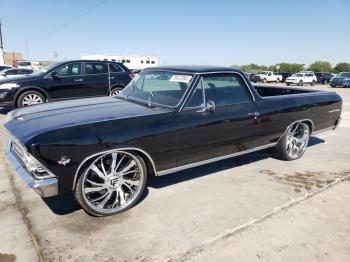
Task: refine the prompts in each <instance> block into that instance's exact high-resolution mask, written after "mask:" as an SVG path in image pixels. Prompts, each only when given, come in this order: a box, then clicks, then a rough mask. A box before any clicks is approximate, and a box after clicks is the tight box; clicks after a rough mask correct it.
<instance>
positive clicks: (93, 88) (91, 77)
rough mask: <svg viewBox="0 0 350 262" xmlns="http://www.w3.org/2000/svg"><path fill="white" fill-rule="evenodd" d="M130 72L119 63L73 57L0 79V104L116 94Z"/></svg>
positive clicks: (128, 77)
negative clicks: (23, 74) (73, 58)
mask: <svg viewBox="0 0 350 262" xmlns="http://www.w3.org/2000/svg"><path fill="white" fill-rule="evenodd" d="M132 77H133V74H132V73H131V72H130V70H129V69H128V68H127V67H125V66H124V65H123V64H121V63H116V62H108V61H96V60H74V61H65V62H61V63H56V64H52V65H49V66H47V67H45V68H43V69H42V70H39V71H37V72H35V73H33V74H31V75H27V76H18V77H13V78H10V79H0V106H17V107H23V106H29V105H34V104H41V103H45V102H50V101H55V100H62V99H73V98H82V97H94V96H107V95H116V94H118V92H120V91H121V90H122V89H123V88H124V87H125V86H126V85H127V84H128V83H129V82H130V81H131V79H132Z"/></svg>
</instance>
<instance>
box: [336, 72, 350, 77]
mask: <svg viewBox="0 0 350 262" xmlns="http://www.w3.org/2000/svg"><path fill="white" fill-rule="evenodd" d="M338 76H340V77H350V72H346V73H340V74H339V75H338Z"/></svg>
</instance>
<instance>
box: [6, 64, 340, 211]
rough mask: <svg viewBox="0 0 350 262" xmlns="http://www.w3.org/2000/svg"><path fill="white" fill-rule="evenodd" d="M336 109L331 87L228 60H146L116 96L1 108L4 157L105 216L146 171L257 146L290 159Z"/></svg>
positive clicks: (50, 189)
mask: <svg viewBox="0 0 350 262" xmlns="http://www.w3.org/2000/svg"><path fill="white" fill-rule="evenodd" d="M341 108H342V100H341V98H340V97H339V96H338V95H337V94H336V93H333V92H323V91H316V90H307V89H299V88H298V89H293V88H283V87H262V86H252V85H251V84H250V82H249V81H248V80H247V79H246V77H245V76H244V74H243V73H242V72H240V71H238V70H235V69H232V68H225V67H203V66H173V67H154V68H149V69H145V70H143V71H142V72H141V73H140V74H139V75H138V76H137V77H136V78H135V79H134V80H133V81H132V82H130V84H129V85H128V86H127V87H126V88H125V89H124V90H123V91H122V92H121V94H119V96H117V97H101V98H88V99H80V100H72V101H66V102H54V103H50V104H42V105H35V106H29V107H25V108H22V109H18V110H16V111H13V112H11V113H9V116H8V118H9V120H8V122H7V123H6V124H5V127H6V128H7V130H8V131H9V134H10V140H9V143H8V148H7V157H8V159H9V161H10V162H11V164H12V165H13V167H14V169H15V170H16V172H17V173H18V175H19V176H20V177H21V178H22V179H23V180H24V181H25V182H26V183H27V185H28V186H29V187H31V188H33V189H34V190H35V191H36V192H37V193H38V194H39V195H40V196H42V197H49V196H54V195H58V194H64V193H66V192H69V191H73V192H74V193H75V197H76V199H77V201H78V202H79V203H80V205H81V206H82V207H83V208H84V209H85V210H86V211H87V212H88V213H90V214H93V215H97V216H105V215H111V214H116V213H119V212H122V211H124V210H126V209H128V208H130V207H131V206H133V205H134V204H135V202H137V201H138V199H139V198H140V196H141V194H142V192H143V190H144V188H145V185H146V181H147V176H161V175H165V174H169V173H174V172H176V171H179V170H183V169H187V168H192V167H195V166H198V165H202V164H206V163H210V162H213V161H217V160H221V159H224V158H229V157H233V156H237V155H241V154H245V153H249V152H253V151H257V150H262V149H265V148H273V150H274V153H275V155H276V156H277V157H279V158H280V159H283V160H295V159H298V158H300V157H301V156H302V155H303V153H304V151H305V149H306V147H307V144H308V140H309V137H310V135H311V134H313V133H317V132H320V131H325V130H330V129H335V128H336V127H337V125H338V124H339V122H340V115H341Z"/></svg>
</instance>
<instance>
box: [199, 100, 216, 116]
mask: <svg viewBox="0 0 350 262" xmlns="http://www.w3.org/2000/svg"><path fill="white" fill-rule="evenodd" d="M214 111H215V103H214V101H212V100H209V101H208V102H207V105H206V106H205V107H204V108H202V109H200V110H198V111H197V112H200V113H203V112H214Z"/></svg>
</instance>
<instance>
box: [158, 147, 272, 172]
mask: <svg viewBox="0 0 350 262" xmlns="http://www.w3.org/2000/svg"><path fill="white" fill-rule="evenodd" d="M276 144H277V143H271V144H268V145H265V146H259V147H255V148H252V149H248V150H245V151H240V152H236V153H233V154H229V155H225V156H219V157H215V158H211V159H207V160H204V161H199V162H196V163H191V164H187V165H183V166H179V167H174V168H170V169H166V170H162V171H159V172H158V176H164V175H167V174H170V173H174V172H178V171H181V170H184V169H188V168H192V167H197V166H201V165H205V164H209V163H212V162H216V161H220V160H224V159H227V158H231V157H235V156H240V155H244V154H249V153H252V152H255V151H259V150H263V149H266V148H270V147H274V146H275V145H276Z"/></svg>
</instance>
